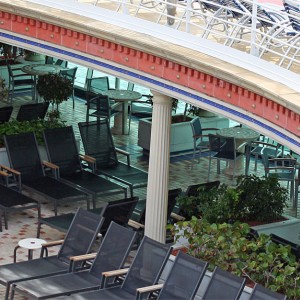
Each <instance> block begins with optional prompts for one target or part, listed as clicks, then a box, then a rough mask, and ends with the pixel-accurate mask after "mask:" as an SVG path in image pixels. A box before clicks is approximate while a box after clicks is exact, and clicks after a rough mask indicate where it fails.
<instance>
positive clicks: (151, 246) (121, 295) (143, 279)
mask: <svg viewBox="0 0 300 300" xmlns="http://www.w3.org/2000/svg"><path fill="white" fill-rule="evenodd" d="M171 250H172V248H171V247H169V246H168V245H164V244H161V243H159V242H156V241H154V240H152V239H150V238H148V237H146V236H145V237H144V238H143V240H142V242H141V244H140V246H139V248H138V251H137V253H136V255H135V257H134V259H133V262H132V264H131V266H130V268H129V269H128V270H124V269H120V270H119V272H117V271H111V272H104V273H102V276H104V278H106V279H107V280H105V282H104V286H103V289H100V290H98V291H91V292H86V293H81V294H77V295H76V294H74V295H70V296H66V297H62V298H61V299H81V300H83V299H89V300H93V299H97V300H99V299H105V300H107V299H135V297H136V294H137V289H138V288H141V287H145V286H149V285H154V284H156V283H157V282H158V280H159V277H160V275H161V273H162V271H163V269H164V267H165V264H166V263H167V260H168V257H169V255H170V252H171ZM126 273H127V274H126ZM124 274H126V277H125V279H124V281H123V283H122V285H118V286H115V287H109V286H108V288H106V287H107V286H106V282H108V279H109V278H110V277H111V276H112V277H113V278H114V277H115V276H118V275H124Z"/></svg>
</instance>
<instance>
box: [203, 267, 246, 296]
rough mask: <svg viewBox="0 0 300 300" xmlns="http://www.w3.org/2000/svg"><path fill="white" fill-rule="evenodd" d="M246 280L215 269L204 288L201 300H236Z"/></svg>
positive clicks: (217, 268)
mask: <svg viewBox="0 0 300 300" xmlns="http://www.w3.org/2000/svg"><path fill="white" fill-rule="evenodd" d="M245 281H246V279H245V278H243V277H239V276H236V275H234V274H232V273H230V272H228V271H224V270H222V269H220V268H219V267H216V268H215V270H214V272H213V274H212V277H211V279H210V281H209V283H208V285H207V287H206V290H205V292H204V295H203V297H202V299H203V300H211V299H222V300H237V299H239V298H240V296H241V293H242V291H243V289H244V286H245Z"/></svg>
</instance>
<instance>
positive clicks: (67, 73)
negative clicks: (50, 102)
mask: <svg viewBox="0 0 300 300" xmlns="http://www.w3.org/2000/svg"><path fill="white" fill-rule="evenodd" d="M77 69H78V67H75V68H71V69H66V70H61V71H60V72H59V75H60V76H63V77H65V78H67V79H70V80H71V82H72V86H73V92H72V95H71V96H72V100H73V109H74V108H75V95H74V82H75V78H76V72H77Z"/></svg>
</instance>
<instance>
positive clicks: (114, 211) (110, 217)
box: [37, 197, 138, 237]
mask: <svg viewBox="0 0 300 300" xmlns="http://www.w3.org/2000/svg"><path fill="white" fill-rule="evenodd" d="M137 202H138V197H133V198H125V199H121V200H115V201H110V202H108V203H103V204H102V205H101V206H100V207H98V208H95V209H91V210H90V212H93V213H95V214H99V215H100V214H101V215H103V217H104V222H103V225H102V226H101V230H100V233H101V234H102V236H104V235H105V234H106V231H107V229H108V227H109V225H110V223H111V222H112V221H114V222H116V223H117V224H119V225H122V226H126V225H127V223H128V221H129V218H130V217H131V215H132V212H133V210H134V207H135V206H136V204H137ZM73 217H74V213H68V214H63V215H60V216H54V217H47V218H40V219H39V222H38V230H37V237H39V236H40V231H41V226H42V225H43V224H45V225H48V226H50V227H53V228H55V229H57V230H61V231H63V232H66V231H67V230H68V228H69V227H70V224H71V222H72V219H73Z"/></svg>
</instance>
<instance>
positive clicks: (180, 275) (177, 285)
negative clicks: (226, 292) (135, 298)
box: [138, 251, 208, 300]
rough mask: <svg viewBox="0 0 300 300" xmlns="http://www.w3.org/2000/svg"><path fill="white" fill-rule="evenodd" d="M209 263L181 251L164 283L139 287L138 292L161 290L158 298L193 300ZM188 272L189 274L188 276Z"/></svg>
mask: <svg viewBox="0 0 300 300" xmlns="http://www.w3.org/2000/svg"><path fill="white" fill-rule="evenodd" d="M207 266H208V263H206V262H204V261H202V260H200V259H197V258H195V257H192V256H190V255H188V254H185V253H184V252H182V251H179V253H178V254H177V256H176V258H175V261H174V263H173V266H172V269H171V270H170V272H169V274H168V276H167V278H166V281H165V282H164V283H163V284H157V285H153V286H152V287H144V288H140V289H138V293H140V294H143V293H144V292H147V293H149V292H150V291H153V292H155V291H157V290H160V292H159V294H158V297H157V299H181V300H193V299H194V297H195V295H196V293H197V291H198V288H199V285H200V283H201V281H202V279H203V276H204V275H205V271H206V269H207ZM187 274H188V276H187Z"/></svg>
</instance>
